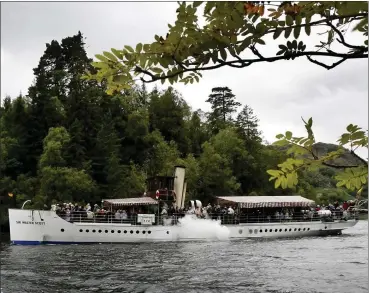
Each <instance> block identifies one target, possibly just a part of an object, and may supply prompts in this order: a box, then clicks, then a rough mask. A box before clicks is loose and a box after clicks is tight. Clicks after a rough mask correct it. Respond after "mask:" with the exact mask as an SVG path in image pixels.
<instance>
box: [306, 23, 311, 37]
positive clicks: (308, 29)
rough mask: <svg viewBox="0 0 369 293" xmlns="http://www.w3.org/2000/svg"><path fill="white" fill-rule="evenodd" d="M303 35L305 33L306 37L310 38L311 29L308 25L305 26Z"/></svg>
mask: <svg viewBox="0 0 369 293" xmlns="http://www.w3.org/2000/svg"><path fill="white" fill-rule="evenodd" d="M305 33H306V34H307V35H308V36H310V33H311V27H310V25H306V26H305Z"/></svg>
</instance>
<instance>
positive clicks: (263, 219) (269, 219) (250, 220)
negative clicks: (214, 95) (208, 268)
mask: <svg viewBox="0 0 369 293" xmlns="http://www.w3.org/2000/svg"><path fill="white" fill-rule="evenodd" d="M184 216H185V215H184V214H172V215H160V216H158V215H155V222H154V223H153V225H164V224H165V225H176V224H178V222H179V220H180V219H181V218H183V217H184ZM59 217H61V218H62V219H64V220H66V221H68V222H72V223H105V224H128V225H141V224H140V223H138V222H137V215H132V216H130V217H127V218H126V219H116V218H115V215H113V214H109V215H95V216H93V217H91V218H89V217H87V214H86V213H83V212H75V213H74V214H71V215H69V216H66V215H59ZM206 219H209V220H217V221H221V224H223V225H237V224H258V223H260V224H262V223H264V224H265V223H271V224H272V223H281V224H289V223H295V222H335V221H346V220H352V219H357V213H355V212H346V213H343V212H333V213H332V214H331V215H330V216H319V215H318V214H316V213H314V214H313V215H307V214H302V215H293V216H291V217H276V216H266V215H259V216H255V215H227V214H226V215H223V214H209V215H208V216H207V217H206Z"/></svg>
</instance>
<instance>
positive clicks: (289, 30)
mask: <svg viewBox="0 0 369 293" xmlns="http://www.w3.org/2000/svg"><path fill="white" fill-rule="evenodd" d="M291 33H292V28H290V27H288V28H286V29H285V31H284V37H285V38H286V39H288V38H289V36H290V35H291Z"/></svg>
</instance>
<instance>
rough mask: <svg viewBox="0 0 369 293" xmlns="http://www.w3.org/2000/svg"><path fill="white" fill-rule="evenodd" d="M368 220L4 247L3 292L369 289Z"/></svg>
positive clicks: (319, 292)
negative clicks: (231, 237) (261, 236)
mask: <svg viewBox="0 0 369 293" xmlns="http://www.w3.org/2000/svg"><path fill="white" fill-rule="evenodd" d="M367 251H368V222H367V221H361V222H360V223H359V224H358V225H357V226H355V227H354V228H351V229H349V230H347V231H346V232H345V234H344V235H342V236H338V237H336V236H334V237H311V238H299V239H280V240H244V241H242V240H237V241H226V242H216V241H213V242H177V243H144V244H126V245H121V244H119V245H114V244H112V245H98V244H97V245H87V246H84V245H73V246H59V245H53V246H35V247H32V246H28V247H25V246H9V245H4V244H2V246H1V286H2V293H18V292H19V293H42V292H44V293H49V292H50V293H54V292H56V293H58V292H60V293H65V292H71V293H77V292H78V293H80V292H104V293H105V292H106V293H118V292H119V293H125V292H132V293H133V292H134V293H159V292H160V293H166V292H168V293H169V292H180V293H182V292H186V293H192V292H193V293H196V292H201V293H207V292H212V293H213V292H222V293H223V292H236V293H237V292H242V293H244V292H253V293H292V292H299V293H329V292H332V293H337V292H355V293H361V292H368V281H367V275H368V255H367Z"/></svg>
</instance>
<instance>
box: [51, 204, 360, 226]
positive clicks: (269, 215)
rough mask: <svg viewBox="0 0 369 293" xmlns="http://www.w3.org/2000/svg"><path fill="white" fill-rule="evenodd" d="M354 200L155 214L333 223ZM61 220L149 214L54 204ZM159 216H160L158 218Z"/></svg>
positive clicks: (129, 219)
mask: <svg viewBox="0 0 369 293" xmlns="http://www.w3.org/2000/svg"><path fill="white" fill-rule="evenodd" d="M354 204H355V203H354V201H349V202H347V201H345V202H343V203H342V204H339V203H338V202H335V203H334V204H329V205H327V206H319V205H317V206H316V207H299V208H275V207H274V208H252V209H238V208H237V207H236V206H234V205H233V206H232V205H220V204H215V205H211V204H210V203H209V204H208V205H207V206H204V207H202V206H200V207H194V206H186V207H185V208H183V209H178V208H177V207H176V206H175V205H172V206H168V205H167V204H166V203H164V204H163V205H162V206H160V209H159V213H158V212H157V211H153V212H152V214H155V215H156V218H158V219H159V224H164V223H168V221H169V222H171V224H176V223H177V222H178V219H180V218H183V217H184V216H186V215H188V214H190V215H194V216H196V217H198V218H203V219H212V220H221V222H222V223H223V224H238V223H253V222H280V221H295V222H296V221H314V220H317V221H320V220H324V221H333V220H337V219H347V210H348V209H349V208H350V206H354ZM51 209H52V210H54V211H55V212H56V213H57V214H58V215H59V216H60V217H62V218H63V219H65V220H66V221H69V222H80V221H87V222H92V221H93V222H114V223H131V224H132V223H134V224H135V223H136V222H137V215H138V214H144V213H147V209H144V208H143V207H142V206H128V207H124V208H119V209H115V210H112V209H107V208H104V207H100V206H99V205H97V204H95V205H94V206H93V208H92V207H91V205H90V204H87V205H85V206H83V205H78V204H72V203H63V204H56V205H52V208H51ZM157 215H159V217H158V216H157Z"/></svg>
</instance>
